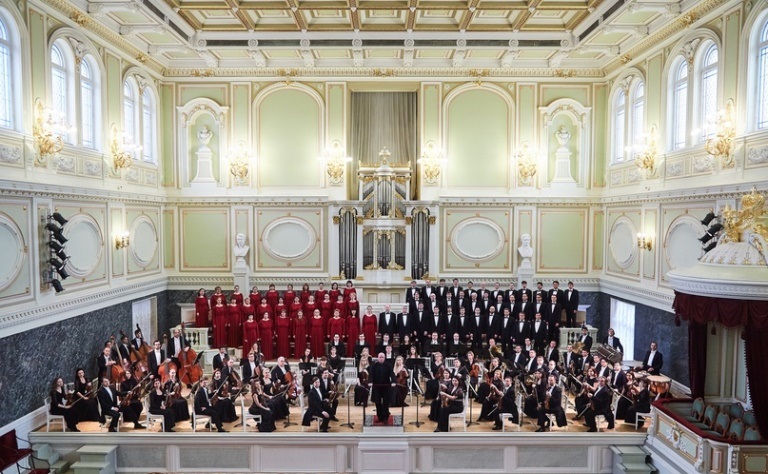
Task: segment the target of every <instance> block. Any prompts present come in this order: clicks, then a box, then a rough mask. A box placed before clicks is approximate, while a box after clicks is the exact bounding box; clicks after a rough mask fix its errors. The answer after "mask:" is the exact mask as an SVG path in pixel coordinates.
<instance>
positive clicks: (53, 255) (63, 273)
mask: <svg viewBox="0 0 768 474" xmlns="http://www.w3.org/2000/svg"><path fill="white" fill-rule="evenodd" d="M45 221H46V224H45V226H44V227H43V229H44V231H45V232H47V233H48V241H47V242H46V244H45V245H46V247H48V251H49V255H48V257H47V258H45V257H43V258H41V260H42V261H43V262H44V270H43V283H48V284H50V285H51V286H52V287H53V289H54V291H56V293H61V292H62V291H64V287H63V286H62V285H61V280H66V279H67V278H68V277H69V273H67V269H66V262H67V260H68V259H69V256H68V255H67V254H66V252H65V251H64V246H65V244H66V243H67V238H66V237H64V226H65V225H66V224H67V222H68V221H67V219H65V218H64V216H62V215H61V214H59V213H58V212H54V213H53V214H50V215H48V216H47V217H46V218H45ZM53 221H56V222H55V223H54V222H53Z"/></svg>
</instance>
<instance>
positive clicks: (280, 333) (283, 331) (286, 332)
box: [275, 316, 291, 358]
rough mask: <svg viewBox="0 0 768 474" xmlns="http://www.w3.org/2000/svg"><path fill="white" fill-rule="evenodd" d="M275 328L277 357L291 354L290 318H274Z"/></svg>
mask: <svg viewBox="0 0 768 474" xmlns="http://www.w3.org/2000/svg"><path fill="white" fill-rule="evenodd" d="M275 326H276V330H277V357H286V358H288V357H290V356H291V340H290V334H291V320H290V319H288V316H285V317H279V318H277V319H276V320H275Z"/></svg>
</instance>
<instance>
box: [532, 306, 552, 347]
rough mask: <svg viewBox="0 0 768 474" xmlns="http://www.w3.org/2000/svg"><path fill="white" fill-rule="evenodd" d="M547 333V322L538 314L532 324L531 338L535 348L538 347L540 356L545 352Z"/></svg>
mask: <svg viewBox="0 0 768 474" xmlns="http://www.w3.org/2000/svg"><path fill="white" fill-rule="evenodd" d="M547 332H548V331H547V322H546V321H544V320H543V319H542V318H541V313H536V316H535V317H534V319H533V323H532V324H531V337H532V338H533V343H534V346H536V352H537V353H539V354H541V353H542V352H543V350H544V345H545V344H546V343H547V342H546V341H547Z"/></svg>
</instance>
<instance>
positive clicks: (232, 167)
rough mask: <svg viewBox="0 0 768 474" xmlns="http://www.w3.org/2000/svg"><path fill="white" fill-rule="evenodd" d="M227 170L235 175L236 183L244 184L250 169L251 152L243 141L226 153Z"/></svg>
mask: <svg viewBox="0 0 768 474" xmlns="http://www.w3.org/2000/svg"><path fill="white" fill-rule="evenodd" d="M227 158H228V159H229V172H230V173H231V174H232V176H234V177H235V182H236V183H237V184H240V185H242V184H246V183H247V182H248V181H247V180H248V174H249V173H250V169H251V152H250V150H248V147H247V145H246V144H245V142H244V141H241V142H239V143H238V144H237V146H236V147H235V148H233V149H231V150H230V151H229V153H227Z"/></svg>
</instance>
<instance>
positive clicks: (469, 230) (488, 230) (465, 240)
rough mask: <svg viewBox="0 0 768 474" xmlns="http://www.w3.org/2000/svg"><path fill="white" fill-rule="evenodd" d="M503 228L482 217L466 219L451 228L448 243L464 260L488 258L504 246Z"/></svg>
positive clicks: (477, 260)
mask: <svg viewBox="0 0 768 474" xmlns="http://www.w3.org/2000/svg"><path fill="white" fill-rule="evenodd" d="M504 242H505V237H504V230H502V228H501V227H499V225H498V224H496V223H495V222H493V221H491V220H489V219H484V218H482V217H477V218H471V219H467V220H465V221H464V222H462V223H460V224H458V225H457V226H456V227H454V228H453V232H451V237H450V244H451V248H452V249H453V251H454V252H455V253H456V255H458V256H459V257H461V258H462V259H464V260H468V261H471V262H481V261H484V260H490V259H492V258H494V257H496V256H497V255H499V253H501V251H502V249H503V248H504Z"/></svg>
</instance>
